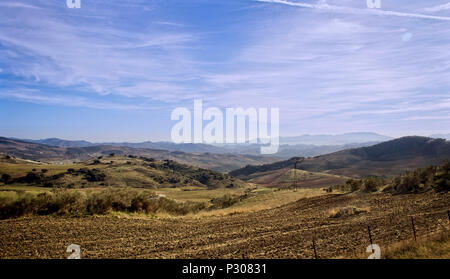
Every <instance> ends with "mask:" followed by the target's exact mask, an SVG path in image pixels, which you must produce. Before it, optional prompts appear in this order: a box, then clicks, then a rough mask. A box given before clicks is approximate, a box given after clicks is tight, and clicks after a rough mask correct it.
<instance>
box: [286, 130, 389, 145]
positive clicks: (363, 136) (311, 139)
mask: <svg viewBox="0 0 450 279" xmlns="http://www.w3.org/2000/svg"><path fill="white" fill-rule="evenodd" d="M390 139H392V137H388V136H383V135H380V134H377V133H371V132H360V133H346V134H338V135H302V136H295V137H282V138H280V143H281V144H290V145H293V144H313V145H346V144H356V143H366V142H382V141H387V140H390Z"/></svg>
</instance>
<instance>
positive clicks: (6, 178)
mask: <svg viewBox="0 0 450 279" xmlns="http://www.w3.org/2000/svg"><path fill="white" fill-rule="evenodd" d="M11 178H12V177H11V175H9V174H7V173H4V174H2V179H1V181H2V182H3V183H5V184H6V183H8V182H10V181H11Z"/></svg>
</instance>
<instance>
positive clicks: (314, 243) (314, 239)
mask: <svg viewBox="0 0 450 279" xmlns="http://www.w3.org/2000/svg"><path fill="white" fill-rule="evenodd" d="M312 247H313V250H314V258H315V259H318V257H317V251H316V236H315V235H314V236H313V239H312Z"/></svg>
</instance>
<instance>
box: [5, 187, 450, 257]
mask: <svg viewBox="0 0 450 279" xmlns="http://www.w3.org/2000/svg"><path fill="white" fill-rule="evenodd" d="M345 206H355V207H358V208H365V209H366V211H367V212H364V213H361V214H357V215H352V216H344V217H340V218H330V211H331V210H332V209H336V208H340V207H345ZM449 209H450V193H446V194H437V193H425V194H416V195H397V196H393V195H390V194H371V195H362V194H351V195H349V194H347V195H324V196H319V197H313V198H305V199H301V200H299V201H297V202H294V203H290V204H288V205H285V206H282V207H279V208H274V209H270V210H263V211H258V212H252V213H242V214H235V215H231V216H224V217H223V216H222V217H218V216H217V217H202V218H198V219H197V218H195V217H183V218H172V219H170V218H166V219H156V218H155V219H151V218H143V219H137V218H118V217H114V216H103V217H77V218H75V217H74V218H71V217H39V216H38V217H25V218H20V219H10V220H2V221H0V258H66V257H67V256H68V253H66V248H67V246H69V245H70V244H72V243H75V244H78V245H80V246H81V257H82V258H242V257H246V258H247V257H248V258H313V257H314V254H313V250H312V247H311V240H312V238H313V235H315V236H316V248H317V253H318V256H319V257H321V258H340V257H354V256H356V255H361V254H364V252H365V250H366V247H367V246H368V245H369V244H370V242H369V237H368V233H367V226H368V225H370V228H371V231H372V237H373V242H374V243H376V244H378V245H380V246H381V249H382V253H383V247H387V245H390V244H393V243H396V242H398V241H401V240H405V239H411V238H412V230H411V218H410V216H414V222H415V225H416V231H417V235H418V237H424V236H426V235H428V234H431V233H433V232H437V231H442V230H448V229H449V220H448V216H447V210H449ZM367 256H368V254H367Z"/></svg>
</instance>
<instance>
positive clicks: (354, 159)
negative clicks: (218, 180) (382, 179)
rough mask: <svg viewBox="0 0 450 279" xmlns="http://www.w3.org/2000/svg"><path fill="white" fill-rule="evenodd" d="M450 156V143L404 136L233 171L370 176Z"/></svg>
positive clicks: (245, 175) (239, 173) (240, 173)
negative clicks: (285, 171) (286, 169)
mask: <svg viewBox="0 0 450 279" xmlns="http://www.w3.org/2000/svg"><path fill="white" fill-rule="evenodd" d="M449 158H450V142H448V141H446V140H444V139H431V138H427V137H417V136H411V137H403V138H399V139H394V140H390V141H387V142H383V143H379V144H376V145H373V146H369V147H361V148H354V149H348V150H343V151H339V152H335V153H331V154H327V155H322V156H317V157H313V158H291V159H289V160H286V161H281V162H276V163H272V164H265V165H259V166H246V167H244V168H241V169H237V170H234V171H231V172H230V174H231V175H233V176H235V177H239V178H242V179H249V177H250V175H251V174H254V173H261V172H267V171H273V170H278V169H283V168H293V165H294V161H295V160H297V159H298V160H299V161H300V162H299V163H298V164H297V169H301V170H306V171H312V172H324V171H325V172H327V173H330V174H337V175H344V176H352V177H361V176H368V175H393V174H399V173H401V172H403V171H404V170H406V169H413V168H420V167H425V166H428V165H438V164H440V163H441V162H442V161H443V160H445V159H449Z"/></svg>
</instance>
